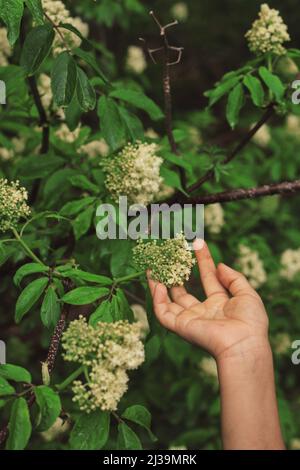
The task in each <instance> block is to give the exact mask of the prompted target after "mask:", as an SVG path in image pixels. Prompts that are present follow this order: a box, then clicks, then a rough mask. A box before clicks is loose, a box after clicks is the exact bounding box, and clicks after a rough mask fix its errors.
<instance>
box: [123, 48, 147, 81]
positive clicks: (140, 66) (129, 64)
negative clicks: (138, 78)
mask: <svg viewBox="0 0 300 470" xmlns="http://www.w3.org/2000/svg"><path fill="white" fill-rule="evenodd" d="M146 67H147V62H146V59H145V55H144V52H143V49H141V48H140V47H137V46H129V47H128V50H127V57H126V68H127V70H130V71H131V72H134V73H136V74H141V73H143V72H144V70H145V69H146Z"/></svg>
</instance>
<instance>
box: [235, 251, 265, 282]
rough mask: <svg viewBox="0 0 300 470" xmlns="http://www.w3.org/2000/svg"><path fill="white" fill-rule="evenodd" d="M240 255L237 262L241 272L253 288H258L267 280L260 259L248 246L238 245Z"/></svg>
mask: <svg viewBox="0 0 300 470" xmlns="http://www.w3.org/2000/svg"><path fill="white" fill-rule="evenodd" d="M239 253H240V256H239V258H238V260H237V263H238V265H239V267H240V270H241V271H242V273H243V274H244V275H245V276H246V277H247V278H248V281H249V282H250V284H251V285H252V287H253V288H254V289H258V288H259V287H261V286H262V285H263V284H265V282H266V281H267V274H266V271H265V269H264V265H263V262H262V260H261V259H260V257H259V255H258V253H257V252H256V251H253V250H251V248H249V247H248V246H245V245H240V246H239Z"/></svg>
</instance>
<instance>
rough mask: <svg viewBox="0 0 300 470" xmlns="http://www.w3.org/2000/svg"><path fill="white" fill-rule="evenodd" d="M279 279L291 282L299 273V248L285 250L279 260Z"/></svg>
mask: <svg viewBox="0 0 300 470" xmlns="http://www.w3.org/2000/svg"><path fill="white" fill-rule="evenodd" d="M280 264H281V270H280V275H281V277H283V278H285V279H287V280H288V281H292V280H293V279H294V277H295V276H296V274H299V273H300V248H298V250H291V249H288V250H285V251H284V252H283V253H282V255H281V259H280Z"/></svg>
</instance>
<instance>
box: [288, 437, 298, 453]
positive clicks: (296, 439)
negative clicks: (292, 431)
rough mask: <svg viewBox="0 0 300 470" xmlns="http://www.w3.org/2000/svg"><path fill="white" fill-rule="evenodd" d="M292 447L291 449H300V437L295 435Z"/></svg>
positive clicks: (291, 443)
mask: <svg viewBox="0 0 300 470" xmlns="http://www.w3.org/2000/svg"><path fill="white" fill-rule="evenodd" d="M289 447H290V449H291V450H299V449H300V437H295V438H294V439H292V440H291V442H290V446H289Z"/></svg>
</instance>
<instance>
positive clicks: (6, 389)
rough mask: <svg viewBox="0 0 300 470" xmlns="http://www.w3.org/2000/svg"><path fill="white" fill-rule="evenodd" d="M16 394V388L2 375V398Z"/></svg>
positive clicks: (0, 388)
mask: <svg viewBox="0 0 300 470" xmlns="http://www.w3.org/2000/svg"><path fill="white" fill-rule="evenodd" d="M14 393H16V391H15V389H14V387H12V386H11V385H10V384H9V383H8V382H7V380H6V379H5V378H4V377H2V376H1V375H0V397H4V396H5V395H13V394H14Z"/></svg>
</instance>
